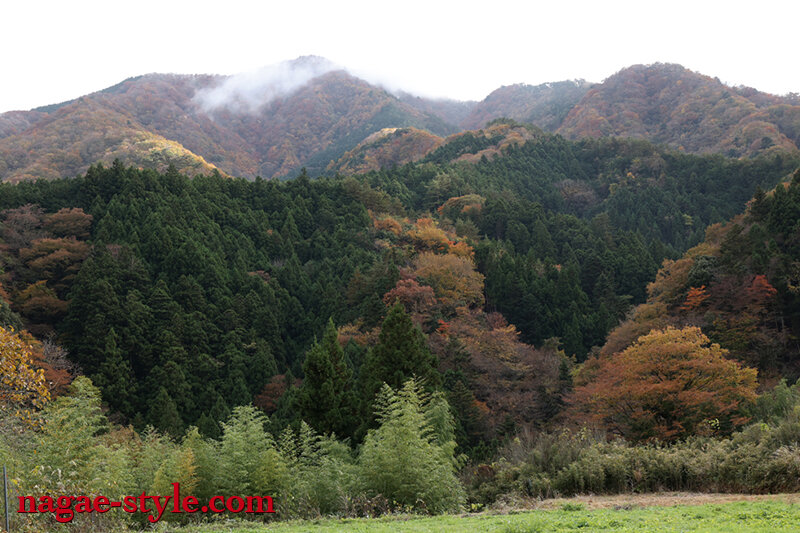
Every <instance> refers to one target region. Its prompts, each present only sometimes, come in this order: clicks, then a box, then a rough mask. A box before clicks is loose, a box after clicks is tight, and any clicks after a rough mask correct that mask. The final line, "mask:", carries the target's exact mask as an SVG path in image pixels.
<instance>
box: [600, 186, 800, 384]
mask: <svg viewBox="0 0 800 533" xmlns="http://www.w3.org/2000/svg"><path fill="white" fill-rule="evenodd" d="M799 216H800V171H797V172H795V173H794V177H793V179H792V180H791V183H783V184H781V185H778V187H777V188H776V189H774V190H773V191H772V192H770V193H769V194H765V193H764V192H763V191H762V190H761V189H759V190H758V191H757V193H756V196H755V197H754V198H753V200H751V202H749V204H748V208H747V211H746V212H745V213H744V214H741V215H738V216H736V217H734V218H733V219H732V220H730V221H729V222H727V223H725V224H714V225H712V226H710V227H709V228H708V229H707V231H706V238H705V240H704V241H703V242H702V243H700V244H699V245H697V246H695V247H693V248H692V249H690V250H689V251H688V252H687V253H686V254H685V255H684V256H683V257H681V258H680V259H678V260H675V261H670V260H668V261H665V262H664V264H663V266H662V268H661V269H660V270H659V272H658V275H657V276H656V279H655V281H653V282H652V283H651V284H650V285H649V286H648V299H647V302H646V303H644V304H643V305H641V306H639V307H637V308H636V310H635V312H634V313H633V314H632V316H631V317H630V318H629V319H628V320H626V321H625V322H623V323H622V324H621V325H620V326H619V327H618V328H616V329H615V330H613V331H612V332H611V333H610V334H609V337H608V341H607V342H606V344H605V346H604V347H603V349H602V350H601V353H602V354H604V355H605V356H607V357H608V356H611V354H614V353H617V352H619V351H620V350H622V349H624V348H625V347H627V346H628V345H630V344H631V343H632V342H633V341H634V340H635V339H636V337H638V336H639V335H643V334H645V333H647V332H648V331H650V330H652V329H658V328H664V327H667V326H686V325H692V326H697V327H700V328H701V329H702V330H703V332H705V333H706V334H707V335H708V336H709V338H710V339H711V340H712V341H714V342H718V343H719V344H720V346H722V348H725V349H728V350H729V351H730V356H731V357H732V358H735V359H737V360H739V361H741V362H742V363H744V364H747V365H749V366H752V367H756V368H758V369H759V373H760V376H761V379H762V380H764V381H765V382H767V383H771V382H774V381H775V380H777V379H779V378H780V377H787V378H789V379H792V380H794V379H796V378H797V377H798V376H800V365H798V356H799V355H800V353H798V346H797V343H796V342H795V339H796V335H797V332H798V331H800V313H798V309H800V299H798V294H799V291H798V288H797V286H798V284H799V283H800V265H799V264H798V262H797V257H798V249H797V242H796V238H795V237H794V233H795V230H796V224H797V221H798V217H799Z"/></svg>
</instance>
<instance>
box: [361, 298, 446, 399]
mask: <svg viewBox="0 0 800 533" xmlns="http://www.w3.org/2000/svg"><path fill="white" fill-rule="evenodd" d="M436 366H437V361H436V356H434V355H433V354H432V353H431V351H430V350H429V349H428V344H427V341H426V339H425V334H424V333H422V330H420V329H419V327H417V326H416V325H414V323H413V322H412V321H411V317H410V316H409V315H408V313H406V310H405V308H404V307H403V305H402V304H401V303H400V302H397V303H395V304H394V306H393V307H392V308H391V309H390V310H389V313H388V315H387V316H386V319H385V320H384V321H383V325H382V326H381V332H380V335H379V336H378V344H376V345H375V347H374V348H372V350H370V351H369V352H368V353H367V359H366V361H365V362H364V368H362V371H361V383H362V401H364V402H366V404H368V405H371V404H372V402H373V401H374V398H375V394H376V393H377V392H378V390H380V388H381V386H382V384H383V383H386V384H387V385H389V386H390V387H393V388H400V387H402V385H403V383H405V382H406V381H408V379H410V378H411V377H414V376H416V377H417V378H418V379H419V380H420V382H421V383H423V384H424V385H425V386H426V387H427V388H435V387H437V386H439V384H440V382H441V378H440V376H439V372H438V370H437V369H436Z"/></svg>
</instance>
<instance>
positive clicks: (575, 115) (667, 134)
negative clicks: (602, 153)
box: [557, 63, 800, 157]
mask: <svg viewBox="0 0 800 533" xmlns="http://www.w3.org/2000/svg"><path fill="white" fill-rule="evenodd" d="M798 120H800V101H798V100H797V98H796V97H794V98H788V97H787V98H781V97H776V96H772V95H768V94H764V93H759V92H758V91H756V90H754V89H749V88H738V89H737V88H733V87H728V86H726V85H724V84H722V83H721V82H720V81H719V80H717V79H713V78H711V77H708V76H704V75H702V74H698V73H695V72H692V71H690V70H688V69H686V68H684V67H682V66H680V65H674V64H660V63H656V64H654V65H635V66H632V67H629V68H626V69H623V70H621V71H620V72H618V73H617V74H615V75H613V76H611V77H609V78H608V79H607V80H605V81H604V82H603V83H602V84H599V85H597V86H595V87H593V88H592V89H591V90H590V91H589V92H587V93H586V94H585V95H584V97H583V98H582V99H581V101H580V102H578V103H577V105H576V106H575V107H574V108H572V109H571V110H570V112H569V114H568V115H567V116H566V118H565V119H564V121H563V122H562V123H561V125H560V126H559V128H558V130H557V131H558V132H559V133H561V134H562V135H565V136H567V137H569V138H578V137H584V136H591V137H602V136H609V135H614V136H619V137H635V138H644V139H648V140H650V141H652V142H657V143H665V144H668V145H670V146H673V147H675V148H679V149H681V150H683V151H686V152H694V153H723V154H725V155H728V156H732V157H738V156H742V155H747V156H749V155H754V154H759V153H764V152H768V151H771V150H777V149H781V150H797V149H798V140H800V139H799V138H798V136H797V133H798V129H797V124H798Z"/></svg>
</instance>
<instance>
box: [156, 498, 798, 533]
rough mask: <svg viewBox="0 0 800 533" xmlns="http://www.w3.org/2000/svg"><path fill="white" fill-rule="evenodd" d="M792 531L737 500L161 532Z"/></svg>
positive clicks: (791, 509)
mask: <svg viewBox="0 0 800 533" xmlns="http://www.w3.org/2000/svg"><path fill="white" fill-rule="evenodd" d="M601 530H602V531H719V532H729V531H737V532H739V531H763V532H767V531H769V532H773V531H776V532H780V531H787V532H788V531H798V530H800V505H798V504H797V503H791V502H789V501H785V500H783V501H781V500H772V501H741V502H733V503H720V504H716V503H711V504H705V505H686V506H684V505H678V506H671V507H638V508H637V507H631V508H628V506H623V507H619V506H618V507H617V508H604V509H588V508H587V507H586V506H585V505H584V504H583V503H578V502H570V503H564V504H562V506H561V508H559V509H555V510H533V511H522V512H512V513H510V514H479V515H464V516H453V515H447V516H436V517H412V516H400V517H396V516H395V517H384V518H378V519H338V520H337V519H326V520H309V521H302V522H289V523H279V524H274V525H264V526H254V525H244V524H238V525H237V524H235V523H226V524H216V525H208V526H190V527H185V528H164V529H163V530H162V531H174V532H180V533H221V532H235V533H260V532H278V533H300V532H314V533H317V532H319V533H323V532H331V533H333V532H340V531H341V532H344V531H347V532H350V531H355V532H370V533H372V532H375V533H383V532H386V533H389V532H408V533H428V532H430V533H439V532H460V531H470V532H472V531H476V532H497V533H528V532H531V533H533V532H551V531H601Z"/></svg>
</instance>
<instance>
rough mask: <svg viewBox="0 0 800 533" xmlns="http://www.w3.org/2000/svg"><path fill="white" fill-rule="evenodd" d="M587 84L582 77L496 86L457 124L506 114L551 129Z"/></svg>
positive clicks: (476, 125)
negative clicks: (550, 81)
mask: <svg viewBox="0 0 800 533" xmlns="http://www.w3.org/2000/svg"><path fill="white" fill-rule="evenodd" d="M590 87H592V84H591V83H588V82H586V81H584V80H575V81H560V82H555V83H543V84H541V85H536V86H533V85H526V84H523V83H519V84H516V85H508V86H504V87H500V88H499V89H497V90H495V91H493V92H492V93H491V94H489V96H487V97H486V98H485V99H483V100H482V101H481V102H479V103H477V104H476V105H474V106H473V107H472V110H471V112H470V114H469V116H467V117H466V118H464V119H463V120H462V121H461V122H460V124H461V126H462V127H463V128H465V129H477V128H480V127H482V126H484V125H485V124H486V123H488V122H491V121H492V120H494V119H497V118H510V119H513V120H516V121H518V122H526V123H530V124H534V125H536V126H538V127H540V128H542V129H543V130H546V131H555V130H556V129H558V127H559V126H560V125H561V123H562V122H563V120H564V118H565V117H566V116H567V113H569V112H570V110H571V109H572V108H573V107H574V106H575V105H576V104H577V103H578V102H579V101H580V100H581V98H583V96H584V95H585V94H586V92H587V91H588V90H589V89H590Z"/></svg>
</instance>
